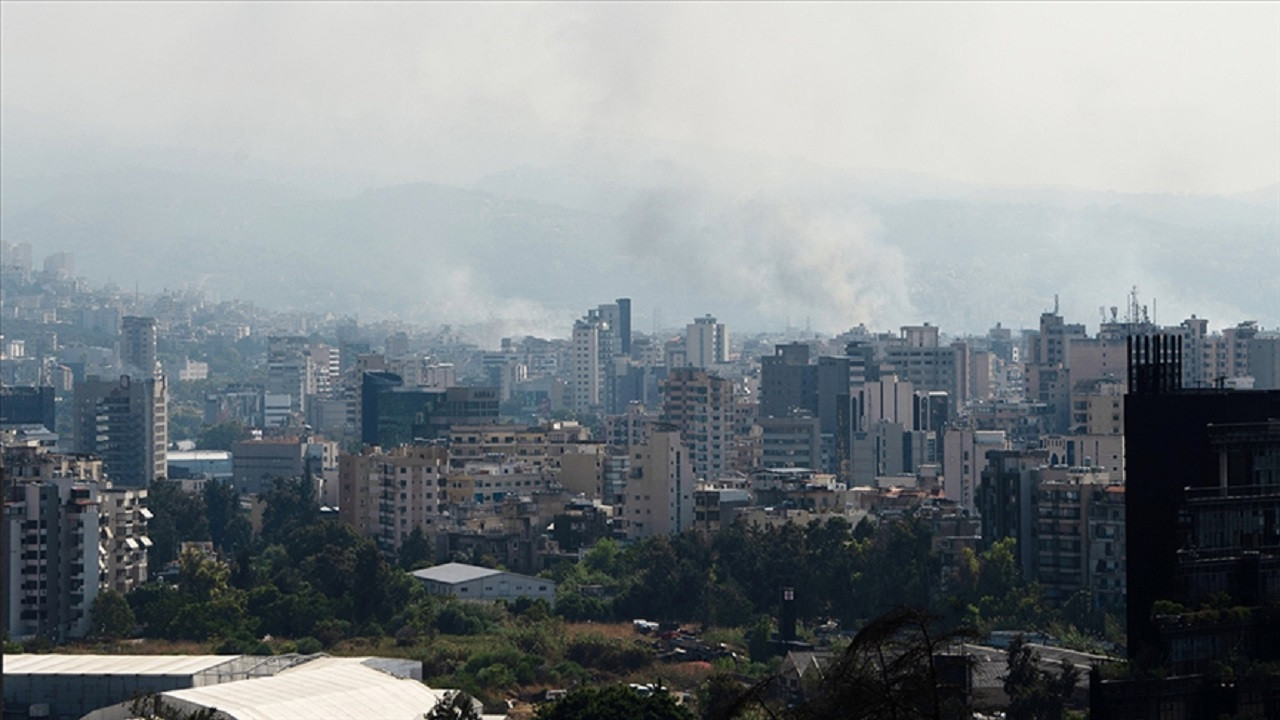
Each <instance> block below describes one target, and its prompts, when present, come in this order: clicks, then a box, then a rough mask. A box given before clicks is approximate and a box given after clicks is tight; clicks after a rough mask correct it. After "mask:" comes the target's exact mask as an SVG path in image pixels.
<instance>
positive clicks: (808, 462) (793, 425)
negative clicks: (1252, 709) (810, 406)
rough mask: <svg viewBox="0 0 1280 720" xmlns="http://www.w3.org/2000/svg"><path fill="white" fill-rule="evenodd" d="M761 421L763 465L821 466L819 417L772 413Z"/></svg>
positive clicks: (763, 466) (786, 466)
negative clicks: (786, 415)
mask: <svg viewBox="0 0 1280 720" xmlns="http://www.w3.org/2000/svg"><path fill="white" fill-rule="evenodd" d="M759 423H760V429H761V435H760V466H761V467H762V468H767V469H768V468H818V469H821V468H822V466H823V465H824V463H823V462H822V453H821V444H820V439H821V433H820V432H819V429H820V428H819V424H818V418H816V417H812V416H798V417H782V418H779V417H769V418H761V419H760V421H759Z"/></svg>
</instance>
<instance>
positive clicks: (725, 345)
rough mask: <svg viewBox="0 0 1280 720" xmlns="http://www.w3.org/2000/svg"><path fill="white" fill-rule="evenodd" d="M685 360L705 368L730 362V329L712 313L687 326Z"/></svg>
mask: <svg viewBox="0 0 1280 720" xmlns="http://www.w3.org/2000/svg"><path fill="white" fill-rule="evenodd" d="M684 343H685V362H687V363H688V364H689V366H690V367H696V368H702V369H703V370H705V369H707V368H709V367H712V366H714V365H721V364H724V363H727V362H729V331H728V330H726V329H725V326H724V323H718V322H716V319H715V318H713V317H711V316H710V315H706V316H703V317H700V318H694V320H693V323H692V324H690V325H688V326H686V327H685V337H684Z"/></svg>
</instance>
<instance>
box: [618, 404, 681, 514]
mask: <svg viewBox="0 0 1280 720" xmlns="http://www.w3.org/2000/svg"><path fill="white" fill-rule="evenodd" d="M693 491H694V469H693V466H692V464H691V463H690V461H689V452H688V450H687V449H686V447H685V445H684V443H683V442H682V441H681V433H680V432H679V430H678V429H677V428H675V427H674V426H670V425H665V426H664V425H659V426H656V427H655V428H654V429H653V430H652V431H651V432H650V433H649V442H648V443H646V444H644V445H639V446H636V447H633V448H631V461H630V473H629V474H628V476H627V479H626V481H625V487H624V489H623V490H622V493H621V495H622V502H621V509H620V512H621V515H622V521H623V522H622V526H623V529H624V532H626V534H627V537H628V538H631V539H639V538H646V537H653V536H655V535H672V534H675V533H679V532H681V531H683V530H685V529H687V528H689V527H692V525H693V517H694V514H693V513H694V504H693Z"/></svg>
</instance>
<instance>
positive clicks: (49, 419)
mask: <svg viewBox="0 0 1280 720" xmlns="http://www.w3.org/2000/svg"><path fill="white" fill-rule="evenodd" d="M54 419H55V414H54V390H53V388H52V387H49V386H47V385H46V386H44V387H14V386H12V385H4V386H0V426H3V425H43V426H44V427H45V428H46V429H48V430H49V432H54V431H56V430H57V428H56V427H54Z"/></svg>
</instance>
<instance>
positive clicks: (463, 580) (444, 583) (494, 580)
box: [413, 563, 556, 607]
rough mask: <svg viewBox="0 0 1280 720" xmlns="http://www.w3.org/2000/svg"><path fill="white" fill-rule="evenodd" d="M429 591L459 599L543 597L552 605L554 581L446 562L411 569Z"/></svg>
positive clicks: (509, 599)
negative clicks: (419, 568)
mask: <svg viewBox="0 0 1280 720" xmlns="http://www.w3.org/2000/svg"><path fill="white" fill-rule="evenodd" d="M413 576H414V577H416V578H418V580H420V581H422V583H423V584H425V585H426V587H427V592H428V593H430V594H432V595H448V596H452V597H456V598H460V599H462V600H489V601H493V600H507V601H511V600H515V599H516V598H519V597H527V598H532V599H541V600H546V601H547V604H548V605H550V606H552V607H555V604H556V584H555V581H553V580H546V579H543V578H537V577H532V576H529V575H521V574H520V573H513V572H506V571H505V570H494V569H492V568H485V567H480V566H478V565H466V564H463V563H445V564H444V565H436V566H435V567H429V568H423V569H421V570H414V571H413Z"/></svg>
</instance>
